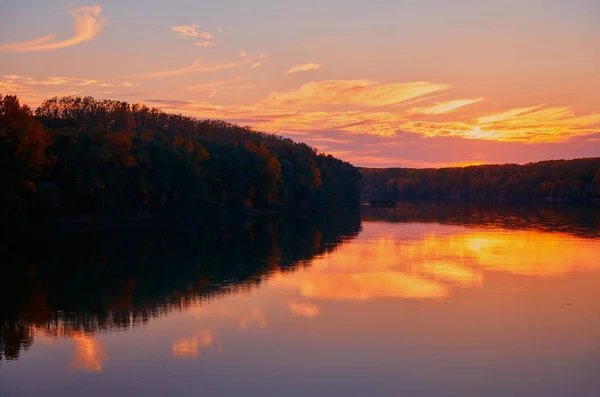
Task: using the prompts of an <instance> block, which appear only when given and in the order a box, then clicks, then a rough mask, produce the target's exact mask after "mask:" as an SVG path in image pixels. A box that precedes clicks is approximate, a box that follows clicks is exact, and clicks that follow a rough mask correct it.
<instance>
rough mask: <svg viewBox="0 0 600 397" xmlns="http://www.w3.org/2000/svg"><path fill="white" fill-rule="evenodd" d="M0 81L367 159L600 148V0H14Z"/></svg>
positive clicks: (427, 163)
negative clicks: (234, 126) (222, 122)
mask: <svg viewBox="0 0 600 397" xmlns="http://www.w3.org/2000/svg"><path fill="white" fill-rule="evenodd" d="M0 93H2V94H17V95H19V96H20V98H21V100H22V101H23V102H25V103H27V104H29V105H31V106H32V107H36V106H37V105H39V104H40V103H41V102H42V101H43V100H44V99H46V98H49V97H53V96H63V95H91V96H94V97H96V98H110V99H117V100H124V101H128V102H142V103H145V104H147V105H149V106H155V107H160V108H162V109H163V110H165V111H170V112H171V111H172V112H178V113H184V114H187V115H193V116H197V117H200V118H219V119H226V120H229V121H233V122H236V123H240V124H243V125H249V126H252V127H254V128H256V129H259V130H264V131H268V132H277V133H280V134H282V135H285V136H287V137H290V138H293V139H295V140H299V141H303V142H306V143H308V144H309V145H311V146H313V147H316V148H317V149H318V150H319V151H321V152H325V153H331V154H333V155H335V156H337V157H340V158H342V159H344V160H347V161H350V162H352V163H354V164H355V165H359V166H373V167H383V166H400V167H418V168H422V167H438V166H446V165H467V164H479V163H506V162H518V163H526V162H530V161H537V160H546V159H556V158H576V157H590V156H600V2H599V1H598V0H568V1H567V0H527V1H523V0H502V1H501V0H371V1H360V2H359V1H356V2H351V1H347V0H345V1H342V0H319V1H317V0H303V1H296V2H291V1H289V2H288V1H285V0H254V1H247V0H221V1H213V2H206V1H198V0H171V1H162V0H146V1H143V2H142V1H135V2H134V1H131V0H98V1H96V2H93V3H65V2H64V0H12V1H10V0H3V1H0Z"/></svg>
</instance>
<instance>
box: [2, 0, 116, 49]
mask: <svg viewBox="0 0 600 397" xmlns="http://www.w3.org/2000/svg"><path fill="white" fill-rule="evenodd" d="M67 11H68V12H69V14H71V15H72V16H73V18H74V19H75V35H74V36H73V37H71V38H69V39H67V40H63V41H55V42H52V40H53V39H54V38H55V37H56V35H55V34H54V33H52V34H48V35H46V36H43V37H40V38H38V39H34V40H29V41H23V42H19V43H12V44H4V45H0V51H6V52H33V51H51V50H58V49H61V48H67V47H71V46H74V45H76V44H81V43H84V42H86V41H90V40H92V39H94V38H96V37H97V36H98V34H99V33H100V31H102V29H104V26H105V25H106V18H100V13H101V12H102V7H100V6H88V7H79V8H73V9H71V8H70V7H67Z"/></svg>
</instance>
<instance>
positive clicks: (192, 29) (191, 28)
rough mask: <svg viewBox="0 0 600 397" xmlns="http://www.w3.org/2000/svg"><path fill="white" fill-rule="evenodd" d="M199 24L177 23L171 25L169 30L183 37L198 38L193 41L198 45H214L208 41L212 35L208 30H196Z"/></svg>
mask: <svg viewBox="0 0 600 397" xmlns="http://www.w3.org/2000/svg"><path fill="white" fill-rule="evenodd" d="M199 27H200V26H199V25H178V26H171V30H172V31H173V32H175V33H177V35H178V36H179V37H181V38H183V39H200V41H197V42H195V43H194V45H196V46H199V47H215V46H216V44H215V43H213V42H212V41H210V39H212V38H214V36H213V35H212V34H210V33H208V32H198V30H197V29H198V28H199Z"/></svg>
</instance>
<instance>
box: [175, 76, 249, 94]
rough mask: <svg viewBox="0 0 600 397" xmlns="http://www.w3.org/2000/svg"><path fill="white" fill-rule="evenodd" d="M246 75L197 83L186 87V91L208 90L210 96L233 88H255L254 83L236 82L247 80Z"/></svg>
mask: <svg viewBox="0 0 600 397" xmlns="http://www.w3.org/2000/svg"><path fill="white" fill-rule="evenodd" d="M245 79H246V78H245V77H244V76H238V77H235V78H232V79H228V80H218V81H213V82H209V83H202V84H195V85H191V86H188V87H185V88H184V90H185V91H200V92H202V91H207V92H209V93H210V95H209V98H212V97H214V96H216V94H217V92H218V91H233V90H248V89H252V88H255V87H256V86H255V85H253V84H235V83H237V82H239V81H242V80H245Z"/></svg>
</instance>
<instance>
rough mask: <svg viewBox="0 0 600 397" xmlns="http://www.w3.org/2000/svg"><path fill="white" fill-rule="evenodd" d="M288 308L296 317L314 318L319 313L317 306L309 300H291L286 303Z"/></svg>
mask: <svg viewBox="0 0 600 397" xmlns="http://www.w3.org/2000/svg"><path fill="white" fill-rule="evenodd" d="M288 310H289V311H290V313H292V314H293V315H294V316H298V317H305V318H315V317H317V316H318V315H319V306H317V305H315V304H314V303H309V302H295V301H291V302H289V303H288Z"/></svg>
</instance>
